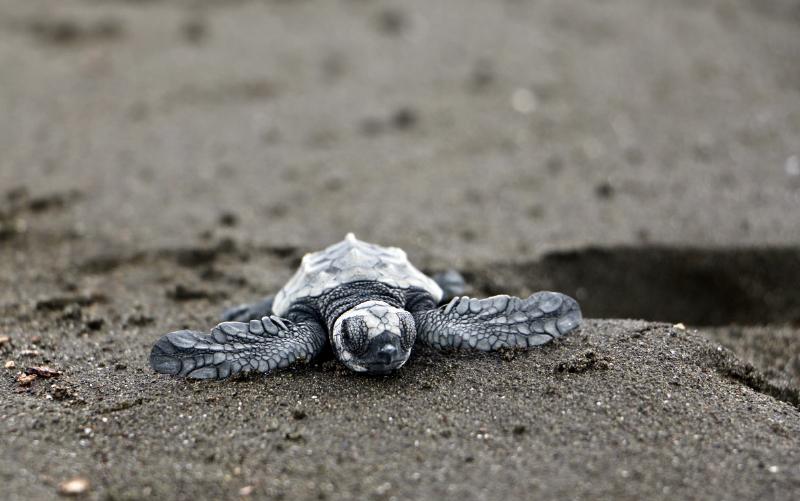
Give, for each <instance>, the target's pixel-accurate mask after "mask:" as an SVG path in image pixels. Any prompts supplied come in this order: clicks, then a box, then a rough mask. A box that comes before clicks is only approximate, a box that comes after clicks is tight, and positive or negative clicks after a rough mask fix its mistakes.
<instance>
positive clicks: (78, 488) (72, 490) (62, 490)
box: [58, 477, 89, 496]
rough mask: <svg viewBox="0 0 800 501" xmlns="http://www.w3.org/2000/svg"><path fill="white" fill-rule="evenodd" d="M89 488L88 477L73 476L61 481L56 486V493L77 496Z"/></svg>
mask: <svg viewBox="0 0 800 501" xmlns="http://www.w3.org/2000/svg"><path fill="white" fill-rule="evenodd" d="M87 490H89V479H88V478H86V477H78V478H73V479H72V480H67V481H66V482H62V483H61V484H60V485H59V486H58V493H59V494H61V495H62V496H77V495H78V494H83V493H84V492H86V491H87Z"/></svg>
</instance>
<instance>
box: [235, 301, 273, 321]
mask: <svg viewBox="0 0 800 501" xmlns="http://www.w3.org/2000/svg"><path fill="white" fill-rule="evenodd" d="M273 301H275V295H274V294H273V295H271V296H267V297H265V298H264V299H262V300H261V301H256V302H255V303H247V304H242V305H239V306H233V307H231V308H228V309H226V310H225V311H223V312H222V321H223V322H249V321H250V320H258V319H259V318H262V317H268V316H270V315H272V314H273V312H272V303H273Z"/></svg>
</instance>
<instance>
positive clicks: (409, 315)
mask: <svg viewBox="0 0 800 501" xmlns="http://www.w3.org/2000/svg"><path fill="white" fill-rule="evenodd" d="M463 292H464V279H463V278H461V275H459V274H458V273H457V272H455V271H452V270H451V271H448V272H445V273H442V274H440V275H437V276H435V277H433V278H430V277H428V276H426V275H424V274H423V273H422V272H420V271H419V270H417V269H416V268H415V267H414V266H412V265H411V263H409V262H408V259H407V258H406V253H405V252H403V251H402V250H400V249H397V248H394V247H381V246H378V245H373V244H368V243H366V242H361V241H359V240H357V239H356V237H355V236H354V235H353V234H352V233H350V234H348V235H347V237H346V238H345V239H344V241H342V242H340V243H338V244H335V245H332V246H330V247H328V248H327V249H325V250H323V251H320V252H315V253H312V254H306V256H305V257H303V262H302V264H301V265H300V269H299V270H297V273H296V274H295V275H294V277H292V279H291V280H289V283H287V284H286V285H285V286H284V287H283V289H281V291H280V292H278V294H276V295H275V296H270V297H267V298H265V299H263V300H262V301H260V302H257V303H253V304H248V305H243V306H240V307H237V308H231V309H228V310H226V311H225V313H224V314H223V320H225V321H224V322H222V323H221V324H219V325H218V326H216V327H214V328H213V329H212V330H211V334H203V333H200V332H194V331H189V330H183V331H177V332H172V333H170V334H167V335H166V336H164V337H162V338H161V339H159V340H158V341H157V342H156V344H155V345H154V346H153V349H152V350H151V352H150V364H151V365H152V366H153V368H154V369H155V370H156V371H157V372H161V373H165V374H173V375H177V376H182V377H191V378H201V379H216V378H224V377H228V376H229V375H231V374H236V373H238V372H241V371H248V370H256V371H259V372H273V371H276V370H280V369H283V368H286V367H288V366H289V365H291V364H293V363H295V362H296V361H298V360H306V361H308V360H311V359H312V358H314V357H315V356H317V355H319V354H320V352H322V350H323V349H324V348H325V347H326V345H327V344H328V343H329V342H330V345H331V347H332V348H333V352H334V354H335V355H336V358H338V359H339V360H340V361H341V362H342V363H343V364H344V365H346V366H347V367H348V368H350V369H352V370H354V371H358V372H367V373H375V374H385V373H388V372H391V371H393V370H395V369H397V368H399V367H401V366H402V365H403V364H404V363H405V362H406V360H408V356H409V355H410V353H411V347H412V346H413V345H414V342H415V341H419V342H421V343H423V344H425V345H428V346H432V347H434V348H439V349H442V348H463V349H475V350H481V351H493V350H498V349H500V348H503V347H514V346H519V347H522V348H527V347H531V346H537V345H540V344H543V343H546V342H548V341H550V340H551V339H553V338H558V337H560V336H561V335H563V334H565V333H566V332H568V331H570V330H572V329H574V328H575V327H577V326H578V325H579V324H580V323H581V320H582V316H581V310H580V307H579V306H578V303H577V302H576V301H575V300H574V299H572V298H570V297H567V296H565V295H563V294H559V293H556V292H537V293H536V294H533V295H531V296H530V297H529V298H527V299H520V298H517V297H511V296H505V295H502V296H494V297H490V298H488V299H480V300H479V299H470V298H468V297H466V296H464V297H459V295H460V294H462V293H463Z"/></svg>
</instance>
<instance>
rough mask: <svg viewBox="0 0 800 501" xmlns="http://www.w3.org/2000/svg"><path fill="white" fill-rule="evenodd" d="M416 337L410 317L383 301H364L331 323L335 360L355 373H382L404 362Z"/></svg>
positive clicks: (412, 319) (415, 330)
mask: <svg viewBox="0 0 800 501" xmlns="http://www.w3.org/2000/svg"><path fill="white" fill-rule="evenodd" d="M416 337H417V329H416V326H415V325H414V317H412V316H411V314H410V313H409V312H407V311H406V310H403V309H401V308H395V307H393V306H389V305H388V304H387V303H385V302H383V301H367V302H364V303H361V304H359V305H358V306H356V307H355V308H352V309H350V310H348V311H346V312H345V313H344V314H342V315H341V316H340V317H339V318H337V319H336V322H334V324H333V333H332V335H331V344H332V345H333V351H334V353H335V354H336V358H338V359H339V360H341V361H342V363H344V364H345V365H346V366H347V367H348V368H349V369H351V370H354V371H356V372H369V373H373V374H385V373H388V372H391V371H393V370H395V369H397V368H398V367H400V366H401V365H403V364H404V363H406V360H408V356H409V355H410V354H411V346H413V345H414V340H415V339H416Z"/></svg>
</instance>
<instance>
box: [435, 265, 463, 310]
mask: <svg viewBox="0 0 800 501" xmlns="http://www.w3.org/2000/svg"><path fill="white" fill-rule="evenodd" d="M432 278H433V281H434V282H436V284H437V285H438V286H439V287H441V288H442V299H441V300H440V301H439V304H447V303H449V302H450V301H452V300H453V298H455V297H458V296H460V295H462V294H464V292H465V291H466V290H467V281H466V280H464V277H462V276H461V273H459V272H457V271H456V270H453V269H449V270H446V271H443V272H442V273H439V274H438V275H434V276H433V277H432Z"/></svg>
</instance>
